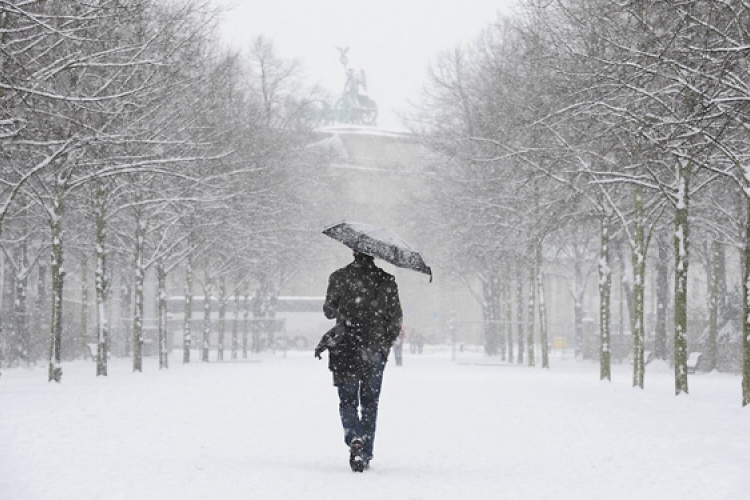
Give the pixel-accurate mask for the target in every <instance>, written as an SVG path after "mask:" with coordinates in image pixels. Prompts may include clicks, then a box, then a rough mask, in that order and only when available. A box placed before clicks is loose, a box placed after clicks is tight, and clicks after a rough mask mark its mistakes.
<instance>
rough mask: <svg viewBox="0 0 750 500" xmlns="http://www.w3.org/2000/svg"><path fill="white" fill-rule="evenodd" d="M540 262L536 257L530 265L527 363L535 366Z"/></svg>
mask: <svg viewBox="0 0 750 500" xmlns="http://www.w3.org/2000/svg"><path fill="white" fill-rule="evenodd" d="M538 267H539V263H538V262H537V260H536V257H534V259H533V263H532V264H531V267H529V309H528V315H529V317H528V319H529V322H528V328H527V329H526V339H527V340H526V353H527V358H528V359H527V365H528V366H535V365H536V360H535V357H534V349H535V347H536V345H535V342H534V327H535V325H534V316H535V312H536V311H535V310H536V275H537V269H538Z"/></svg>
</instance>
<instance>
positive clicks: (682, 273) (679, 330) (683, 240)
mask: <svg viewBox="0 0 750 500" xmlns="http://www.w3.org/2000/svg"><path fill="white" fill-rule="evenodd" d="M690 169H691V165H690V163H689V162H686V163H682V162H678V165H677V173H678V183H679V186H678V197H677V208H676V210H675V215H674V224H675V238H674V246H675V273H674V377H675V379H674V383H675V394H677V395H679V394H681V393H683V392H684V393H686V394H687V392H688V377H687V356H688V352H687V286H688V283H687V280H688V262H689V261H688V248H689V243H690V226H689V225H688V207H689V204H690V197H689V194H688V193H689V191H688V189H689V187H690V173H691V172H690Z"/></svg>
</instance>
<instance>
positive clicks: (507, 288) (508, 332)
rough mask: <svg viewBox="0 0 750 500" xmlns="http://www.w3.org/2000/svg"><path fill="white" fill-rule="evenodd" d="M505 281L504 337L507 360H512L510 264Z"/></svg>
mask: <svg viewBox="0 0 750 500" xmlns="http://www.w3.org/2000/svg"><path fill="white" fill-rule="evenodd" d="M506 270H507V272H506V273H505V281H504V283H503V303H504V304H505V316H504V318H503V319H504V320H505V338H506V339H507V340H508V357H507V360H508V361H511V362H512V361H513V303H512V296H511V295H512V287H513V279H512V274H511V270H510V265H508V267H507V268H506Z"/></svg>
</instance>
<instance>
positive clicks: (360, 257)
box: [353, 250, 375, 260]
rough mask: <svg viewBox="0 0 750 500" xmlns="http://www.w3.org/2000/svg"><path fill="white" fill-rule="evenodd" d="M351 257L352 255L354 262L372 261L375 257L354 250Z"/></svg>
mask: <svg viewBox="0 0 750 500" xmlns="http://www.w3.org/2000/svg"><path fill="white" fill-rule="evenodd" d="M353 255H354V259H355V260H373V259H375V257H373V256H372V255H368V254H366V253H362V252H358V251H356V250H355V251H354V252H353Z"/></svg>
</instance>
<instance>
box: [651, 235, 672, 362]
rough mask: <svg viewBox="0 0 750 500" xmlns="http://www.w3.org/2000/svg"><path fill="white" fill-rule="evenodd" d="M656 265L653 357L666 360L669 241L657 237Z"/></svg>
mask: <svg viewBox="0 0 750 500" xmlns="http://www.w3.org/2000/svg"><path fill="white" fill-rule="evenodd" d="M658 246H659V249H658V250H659V259H658V261H657V263H656V302H657V306H656V331H655V339H654V356H655V357H656V358H657V359H667V310H668V309H669V240H668V239H667V238H664V237H661V236H660V237H659V239H658Z"/></svg>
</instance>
